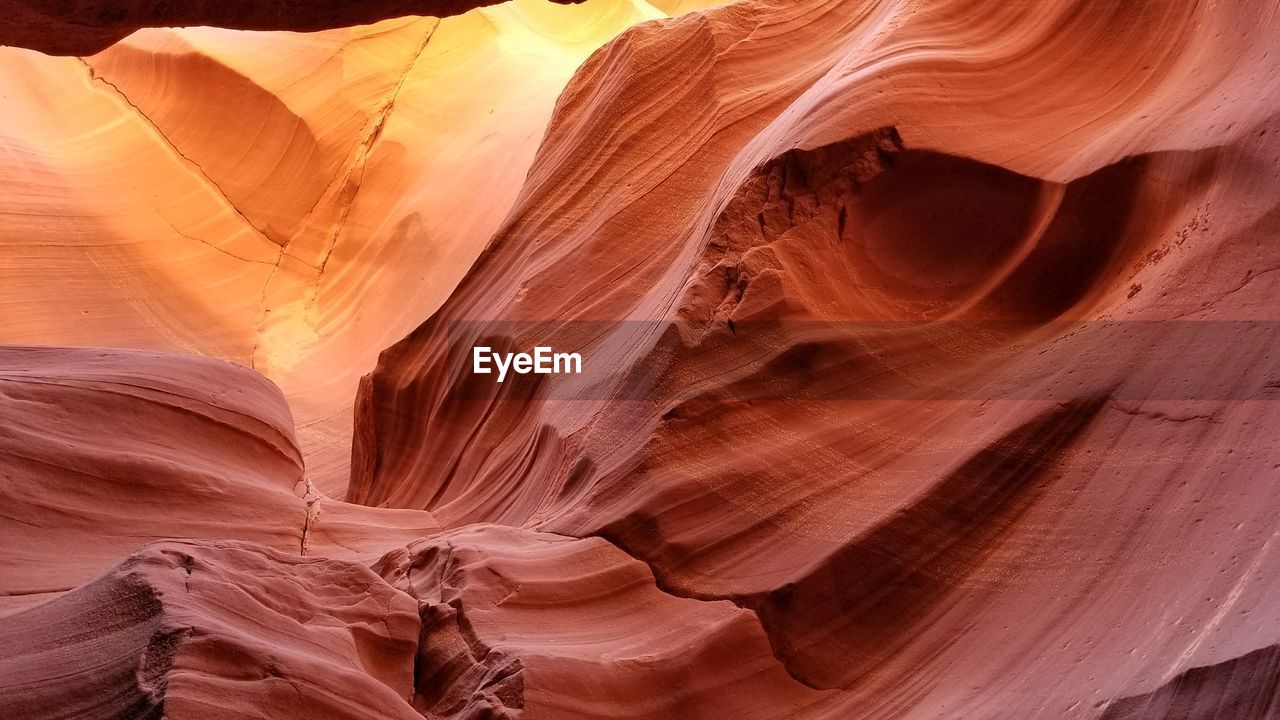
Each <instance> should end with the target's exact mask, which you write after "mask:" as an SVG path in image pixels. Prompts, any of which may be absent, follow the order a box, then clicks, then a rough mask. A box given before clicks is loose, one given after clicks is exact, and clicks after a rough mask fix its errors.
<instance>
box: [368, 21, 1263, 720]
mask: <svg viewBox="0 0 1280 720" xmlns="http://www.w3.org/2000/svg"><path fill="white" fill-rule="evenodd" d="M1276 23H1277V14H1276V11H1275V8H1274V7H1271V6H1269V5H1267V4H1264V3H1255V4H1247V3H1246V4H1237V5H1234V6H1231V7H1218V8H1214V9H1209V8H1208V7H1207V6H1195V7H1192V6H1176V7H1175V6H1174V5H1170V4H1166V3H1053V4H1042V5H1038V6H1036V7H1035V8H1030V7H1026V6H1016V5H1015V6H1011V5H1007V4H1006V5H1000V6H994V5H992V4H990V3H975V2H944V3H937V2H931V3H913V2H902V3H849V2H845V3H841V2H811V3H785V4H783V3H777V4H771V3H766V2H760V3H740V4H736V5H733V6H730V7H727V8H722V9H719V10H711V11H706V12H703V13H699V14H696V15H690V16H687V17H683V18H679V19H675V20H672V21H667V22H663V23H654V24H648V25H642V26H638V27H636V28H633V29H632V30H630V31H628V32H627V33H625V34H624V35H622V36H621V37H620V38H619V39H617V40H616V41H614V42H612V43H610V44H609V45H607V46H606V47H605V48H604V49H602V50H601V51H600V52H598V53H596V54H595V55H594V56H593V57H592V58H591V60H589V61H588V62H587V63H586V64H585V65H584V66H583V67H582V68H581V69H580V70H579V72H578V73H577V75H575V77H574V80H573V82H571V83H570V85H569V87H568V88H567V89H566V91H565V92H564V94H563V95H562V96H561V98H560V101H559V103H558V105H557V110H556V114H555V116H554V117H553V119H552V122H551V125H550V128H549V130H548V133H547V136H546V138H545V139H544V140H543V143H542V146H541V148H540V150H539V154H538V157H537V158H536V159H535V161H534V163H533V166H532V168H531V170H530V173H529V178H528V180H527V181H526V183H525V186H524V188H523V190H522V193H521V196H520V198H519V200H518V201H517V202H516V204H515V206H514V207H513V209H512V211H511V213H510V215H509V216H508V218H507V220H506V221H505V222H504V224H503V226H502V228H501V229H500V230H499V231H498V232H497V234H496V235H495V236H494V239H493V240H492V241H491V242H490V244H489V246H488V247H487V248H486V250H485V252H484V253H483V254H481V256H480V257H479V259H478V260H477V262H476V264H475V265H474V266H473V267H472V269H471V270H470V272H469V273H468V275H467V277H466V278H465V279H464V280H463V281H462V282H461V283H460V284H459V286H458V287H457V289H456V290H455V291H454V292H453V294H452V295H451V296H450V298H449V300H448V301H447V302H446V303H445V304H444V305H443V306H442V307H441V309H440V310H439V311H437V313H436V314H435V315H434V316H433V317H432V318H431V319H430V320H429V321H428V322H426V323H424V324H423V325H422V326H421V327H419V328H418V329H417V330H416V331H414V332H413V333H412V334H411V335H410V336H408V337H407V338H406V339H405V340H403V341H401V342H400V343H398V344H396V345H394V346H392V347H391V348H389V349H388V350H387V351H385V352H384V353H383V355H382V357H381V359H380V361H379V365H378V368H377V370H376V371H375V372H374V373H373V374H372V375H370V376H369V377H368V378H367V379H366V380H365V382H364V383H363V384H362V387H361V397H360V400H359V401H358V403H357V419H356V425H357V430H356V433H355V438H356V441H355V449H354V455H353V465H352V480H351V484H350V490H349V495H348V499H350V500H352V501H354V502H360V503H366V504H372V505H377V506H383V507H404V508H423V509H429V510H430V511H431V512H432V513H433V514H434V515H435V516H436V517H437V518H438V519H439V520H440V521H441V522H442V523H443V524H445V525H446V526H448V527H464V526H466V525H467V524H469V523H475V522H500V523H504V524H512V525H521V526H524V527H529V528H534V529H537V530H540V531H552V532H556V533H561V534H565V535H570V536H576V537H584V536H591V535H597V536H602V537H604V538H607V539H609V540H610V541H612V542H613V543H615V544H616V545H617V546H619V547H621V548H622V549H624V550H626V551H627V552H628V553H630V554H632V555H633V556H635V557H637V558H639V559H641V560H643V561H645V562H646V563H647V564H649V565H650V566H651V568H652V569H653V572H654V575H655V577H656V578H657V582H658V584H659V585H660V586H661V587H663V588H664V589H665V590H666V591H668V592H669V593H671V594H674V595H677V596H680V597H686V598H693V599H700V600H720V599H729V600H732V601H734V602H735V603H737V604H739V605H741V606H743V607H745V608H749V609H751V610H753V611H754V612H755V613H756V614H757V616H758V617H759V619H760V621H761V623H762V627H763V628H764V630H765V632H766V633H767V634H768V636H769V640H770V643H771V646H772V648H773V652H774V654H775V655H776V656H777V657H778V658H779V660H780V661H781V662H782V663H783V664H784V665H785V667H786V668H787V670H788V672H789V673H790V674H791V675H792V676H793V677H795V678H796V679H797V680H799V681H801V682H803V683H805V684H807V685H809V686H812V687H814V688H821V689H832V690H839V691H841V693H840V695H839V697H841V698H842V699H844V700H848V701H849V702H855V703H856V704H857V705H856V706H857V708H858V710H857V716H858V717H895V718H897V717H911V718H917V717H918V718H933V717H1031V716H1036V715H1037V714H1043V715H1045V716H1052V717H1098V716H1100V715H1101V714H1103V713H1104V712H1106V708H1107V706H1108V704H1109V703H1110V702H1111V701H1112V700H1113V699H1118V698H1121V697H1126V696H1135V695H1141V694H1144V693H1147V692H1151V691H1154V690H1155V689H1156V688H1157V687H1159V686H1161V685H1162V684H1163V683H1165V682H1167V681H1168V680H1169V679H1170V678H1171V677H1172V676H1174V675H1177V674H1178V673H1181V672H1184V671H1187V670H1188V669H1189V668H1193V667H1199V666H1210V665H1214V664H1215V663H1218V662H1221V661H1224V660H1226V659H1229V658H1231V657H1236V656H1240V655H1244V654H1246V653H1249V652H1252V651H1254V650H1256V649H1258V648H1260V647H1263V646H1266V645H1269V644H1272V643H1274V642H1275V641H1276V640H1275V625H1274V619H1275V618H1276V615H1277V613H1278V612H1280V606H1278V605H1277V604H1276V603H1275V602H1274V601H1272V600H1269V599H1268V598H1269V597H1270V595H1272V594H1274V590H1275V587H1276V583H1277V579H1276V573H1275V572H1274V571H1273V570H1272V569H1271V568H1274V566H1275V562H1274V558H1273V557H1272V555H1271V544H1272V543H1271V538H1272V537H1273V535H1274V534H1275V532H1276V528H1277V525H1276V522H1275V520H1274V517H1273V516H1272V515H1271V514H1270V513H1268V512H1267V511H1265V510H1263V508H1267V507H1273V506H1274V503H1275V500H1276V496H1275V493H1276V486H1275V483H1274V482H1272V481H1271V480H1272V479H1274V478H1275V477H1276V473H1277V468H1280V457H1278V456H1277V454H1276V451H1275V450H1274V448H1273V447H1272V444H1271V443H1270V442H1269V440H1268V439H1267V438H1268V437H1269V431H1268V430H1267V429H1266V428H1267V427H1268V426H1269V425H1270V424H1271V423H1273V422H1274V416H1275V409H1274V407H1273V402H1272V401H1273V400H1274V397H1275V391H1274V386H1273V385H1272V384H1270V383H1271V380H1270V379H1269V378H1273V377H1274V372H1275V370H1276V368H1274V367H1273V363H1272V362H1271V359H1270V358H1271V353H1270V352H1269V350H1268V348H1269V347H1270V344H1271V341H1270V340H1260V339H1258V338H1260V337H1262V336H1261V335H1260V336H1253V337H1254V338H1255V339H1254V340H1248V339H1246V338H1245V337H1244V336H1239V335H1235V334H1233V333H1234V332H1235V331H1234V330H1227V329H1225V328H1236V329H1239V328H1246V330H1245V331H1244V332H1246V334H1248V333H1250V332H1253V331H1254V330H1256V329H1258V328H1262V329H1265V328H1267V327H1270V326H1268V325H1267V323H1273V322H1274V321H1275V320H1276V311H1275V305H1274V302H1273V301H1272V300H1271V297H1272V296H1273V293H1274V286H1273V278H1274V277H1275V275H1274V269H1275V268H1276V267H1278V266H1280V256H1277V254H1276V253H1277V250H1276V245H1275V243H1274V242H1273V240H1274V238H1275V237H1276V233H1277V231H1278V230H1280V225H1278V224H1277V223H1278V218H1280V207H1278V206H1277V204H1276V200H1275V198H1276V193H1275V189H1276V186H1277V181H1278V177H1277V173H1276V171H1275V168H1276V167H1277V160H1278V159H1280V155H1278V150H1280V147H1278V145H1277V143H1276V140H1275V138H1276V133H1277V132H1278V131H1280V126H1277V120H1276V118H1277V117H1280V115H1278V114H1277V113H1280V104H1278V103H1277V100H1276V99H1277V98H1278V97H1280V94H1277V92H1276V90H1277V88H1276V86H1275V83H1276V79H1277V77H1280V73H1278V72H1277V71H1278V70H1280V68H1277V66H1276V62H1277V60H1276V57H1277V55H1276V50H1277V46H1276V38H1277V37H1278V36H1280V35H1278V34H1277V32H1276V30H1277V29H1278V28H1277V25H1276ZM1227 35H1230V36H1231V37H1233V38H1239V42H1232V43H1224V42H1221V41H1220V40H1219V38H1221V37H1224V36H1227ZM677 77H678V78H680V81H679V82H672V79H673V78H677ZM672 128H680V130H679V131H678V132H673V131H672ZM1189 320H1190V321H1196V322H1199V323H1200V324H1199V325H1190V326H1184V325H1179V324H1178V323H1179V322H1185V321H1189ZM1227 321H1230V322H1227ZM1224 322H1225V323H1226V324H1217V323H1224ZM672 323H676V324H674V325H673V324H672ZM858 323H890V324H894V323H896V324H897V327H898V329H897V330H895V331H891V332H883V331H881V332H870V331H866V330H865V329H864V330H860V329H859V326H858ZM986 323H1009V325H1008V326H1007V327H1004V328H1003V329H1001V330H999V331H998V332H996V331H989V330H988V329H987V328H988V327H989V326H988V325H985V324H986ZM1231 323H1243V324H1242V325H1233V324H1231ZM997 327H999V326H997ZM1117 328H1118V329H1119V330H1118V332H1119V334H1118V335H1117ZM1187 328H1189V329H1187ZM1263 335H1265V336H1266V337H1270V335H1269V332H1264V333H1263ZM1157 341H1158V342H1157ZM477 344H483V345H495V344H496V345H499V346H501V347H510V348H530V347H533V346H536V345H549V346H552V347H556V348H557V349H573V350H576V351H581V352H582V353H583V355H584V356H585V358H587V360H586V363H587V364H591V362H592V360H593V359H594V361H595V362H596V363H598V364H600V365H602V366H607V367H608V368H609V369H610V372H607V373H602V374H599V375H596V376H594V377H593V378H591V379H590V380H588V381H585V382H584V381H582V380H581V379H579V378H574V377H555V376H544V377H539V378H537V379H532V378H533V376H526V377H525V378H524V379H520V378H517V379H516V380H515V381H514V382H509V383H504V384H502V385H497V384H495V383H494V382H493V381H492V379H489V378H484V377H481V376H476V375H473V374H472V373H471V372H470V362H471V358H470V352H469V350H470V348H471V347H472V346H473V345H477ZM1166 361H1171V362H1166ZM1169 374H1172V378H1174V381H1173V382H1169V381H1166V380H1164V379H1162V378H1165V376H1166V375H1169ZM993 388H994V389H993ZM1228 498H1230V499H1228ZM1188 548H1201V549H1205V551H1204V552H1195V551H1192V552H1188ZM995 649H998V650H999V651H998V652H993V650H995ZM1250 667H1251V668H1253V670H1250V671H1248V672H1250V673H1251V674H1250V675H1249V676H1248V678H1246V679H1243V680H1241V682H1244V683H1248V682H1254V683H1264V684H1265V683H1269V682H1271V680H1270V679H1269V676H1268V673H1269V672H1270V671H1269V670H1268V669H1267V668H1268V667H1269V666H1267V665H1265V664H1260V665H1252V666H1250ZM1268 686H1269V685H1268ZM1175 702H1176V701H1175ZM1188 702H1190V701H1188ZM1195 702H1210V701H1205V700H1195ZM847 707H850V706H846V709H845V712H848V709H847ZM778 713H779V716H785V715H784V713H783V712H782V711H778Z"/></svg>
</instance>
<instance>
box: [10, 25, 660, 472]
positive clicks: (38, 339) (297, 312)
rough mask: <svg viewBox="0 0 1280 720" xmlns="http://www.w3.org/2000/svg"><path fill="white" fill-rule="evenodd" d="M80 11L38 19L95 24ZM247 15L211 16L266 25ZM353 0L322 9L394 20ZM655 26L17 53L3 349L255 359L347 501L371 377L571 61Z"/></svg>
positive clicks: (446, 281) (440, 293)
mask: <svg viewBox="0 0 1280 720" xmlns="http://www.w3.org/2000/svg"><path fill="white" fill-rule="evenodd" d="M420 4H421V3H420ZM65 5H66V6H67V7H66V8H57V7H53V6H49V7H47V8H46V10H58V11H59V12H62V11H63V10H67V9H68V8H70V9H73V10H85V9H93V8H96V7H99V6H96V5H95V6H90V5H88V4H73V3H66V4H65ZM242 5H243V4H235V3H232V4H226V3H224V4H221V5H218V7H217V8H215V7H214V6H213V4H208V3H206V4H204V6H207V9H215V10H218V11H219V12H227V13H228V16H227V17H229V18H232V19H234V18H237V17H239V18H241V19H242V22H241V23H240V25H245V24H252V23H251V16H248V15H243V14H238V11H237V7H241V6H242ZM339 5H340V4H332V3H330V4H328V5H326V4H324V3H320V4H313V9H312V12H314V13H322V12H324V11H327V12H345V13H366V12H376V11H377V8H378V4H376V3H374V4H370V3H347V4H345V5H342V6H341V7H339ZM224 6H225V7H224ZM136 7H137V8H138V9H147V8H151V7H154V8H157V9H166V8H167V10H166V11H173V12H178V11H181V10H182V9H183V8H184V7H187V8H188V9H190V8H196V9H199V8H200V7H202V6H200V5H199V4H197V3H185V4H184V3H169V4H166V5H165V6H164V8H161V7H160V4H151V5H147V4H145V3H142V4H138V5H137V6H136ZM255 7H259V9H260V10H261V11H263V12H266V11H268V10H269V9H270V8H271V7H272V4H271V3H258V4H255ZM281 7H283V6H281ZM289 7H292V8H301V5H300V4H297V3H295V4H293V5H290V6H289ZM388 7H389V6H388ZM437 7H444V4H438V5H437ZM326 8H327V10H326ZM126 9H128V6H126ZM3 14H4V13H0V15H3ZM64 16H65V15H64ZM660 16H662V12H660V11H659V10H657V9H655V8H654V7H652V6H650V5H648V4H647V3H644V2H640V1H639V0H636V1H632V0H591V1H590V2H585V3H582V4H581V5H565V6H560V5H551V4H548V3H545V2H542V1H541V0H522V1H521V2H518V3H508V4H505V5H502V6H497V7H491V8H484V9H481V10H477V11H476V12H472V13H467V14H465V15H462V16H456V17H448V18H444V19H436V18H430V17H399V18H392V19H388V20H384V21H381V22H378V23H375V24H372V25H365V26H356V27H350V28H345V27H344V28H337V29H333V30H328V31H324V32H315V33H296V32H245V31H237V30H229V29H222V28H211V27H197V28H185V29H177V30H173V29H154V28H153V29H144V30H140V31H138V32H136V33H134V34H132V35H130V36H129V37H128V38H125V39H124V40H122V41H120V42H119V43H116V44H114V45H112V46H110V47H107V48H105V49H102V50H101V52H97V53H96V54H82V55H81V56H80V57H49V56H46V55H41V54H39V53H35V52H31V51H27V50H20V49H16V48H0V88H3V90H4V93H5V112H4V114H3V118H0V162H2V163H3V165H4V167H5V168H7V169H9V170H10V171H7V172H5V173H3V174H0V214H3V215H4V216H5V218H6V222H5V223H4V224H3V227H0V298H2V299H3V302H5V303H6V304H7V305H11V307H13V309H14V310H13V313H12V314H10V315H8V316H6V321H5V323H4V324H3V326H2V327H0V342H5V343H10V344H30V343H38V344H56V345H106V346H127V347H137V348H147V349H153V350H167V351H181V352H194V353H199V354H203V355H210V356H214V357H221V358H226V359H231V360H235V361H238V362H243V363H245V364H248V365H251V366H253V367H255V368H256V369H258V370H260V371H261V372H263V373H264V374H266V375H267V376H268V377H270V378H272V379H273V380H274V381H276V382H277V383H278V384H279V385H281V387H282V388H283V389H284V391H285V394H286V396H287V397H288V398H289V399H290V403H291V405H292V408H293V411H294V415H295V417H297V419H298V425H299V427H298V435H299V439H300V442H301V444H302V446H303V451H304V455H305V456H306V457H307V465H308V476H309V477H310V478H311V479H312V481H313V482H314V483H315V484H316V486H317V487H318V488H319V489H321V490H322V491H323V492H325V493H326V494H329V495H331V496H334V497H341V496H342V495H343V493H344V492H345V485H346V481H347V475H348V467H347V463H348V460H349V455H350V449H349V445H350V432H351V408H352V402H353V398H354V396H355V392H356V385H357V382H358V380H359V377H360V376H361V375H363V374H365V373H367V372H368V371H369V370H371V369H372V367H373V365H374V362H375V360H376V356H377V353H378V351H379V350H381V349H382V348H383V347H385V346H387V345H388V344H390V343H392V342H394V341H395V340H397V339H399V338H400V337H402V336H404V335H405V334H406V333H407V332H409V331H410V330H412V329H413V328H414V327H415V326H416V325H417V324H418V323H420V322H421V321H422V320H423V319H424V318H426V317H427V316H429V315H430V314H431V312H432V311H434V310H435V309H436V308H437V307H438V306H439V304H440V303H441V302H443V300H444V298H445V297H447V295H448V294H449V292H450V290H451V289H452V288H453V286H454V285H455V284H456V283H457V281H458V280H459V278H461V276H462V275H463V274H464V273H465V271H466V269H467V268H468V267H469V266H470V264H471V262H472V261H473V260H474V258H475V256H476V254H478V253H479V252H480V250H481V248H482V247H483V245H484V243H485V242H486V241H487V240H488V238H489V236H490V235H491V234H492V233H493V231H494V230H495V229H496V227H497V226H498V224H499V223H500V222H501V220H502V217H503V216H504V215H505V213H506V211H507V209H508V208H509V206H510V204H511V202H512V201H513V200H514V198H515V196H516V194H517V193H518V192H519V189H520V186H521V183H522V182H523V180H524V176H525V174H526V172H527V170H528V167H529V164H530V162H531V161H532V158H533V154H534V151H535V150H536V148H537V145H538V142H539V140H540V139H541V137H542V134H543V131H544V130H545V127H546V123H547V120H548V118H549V117H550V115H551V111H552V108H553V105H554V103H555V99H556V96H557V95H558V94H559V92H560V90H561V89H562V88H563V87H564V85H565V83H566V82H567V81H568V79H569V77H570V75H571V74H572V73H573V71H574V69H575V68H576V67H577V65H578V64H579V63H580V62H581V61H582V60H583V59H584V58H586V57H587V55H588V54H590V53H591V52H592V51H593V50H595V49H596V48H597V47H599V46H600V45H601V44H603V43H604V42H606V41H607V40H609V39H610V38H612V37H613V36H614V35H616V34H617V33H618V32H620V31H621V30H622V29H624V28H626V27H628V26H629V25H631V24H633V23H636V22H639V21H643V20H648V19H651V18H655V17H660ZM298 17H299V18H305V17H306V13H304V12H301V10H299V13H298ZM0 22H2V21H0ZM228 22H229V23H230V24H232V25H236V23H234V22H230V20H229V21H228ZM55 36H56V37H59V38H64V37H70V35H69V34H67V33H55ZM477 187H483V188H484V191H483V192H475V191H474V190H473V188H477ZM51 268H57V269H58V280H59V282H58V283H54V282H50V281H49V275H48V273H49V272H50V271H51Z"/></svg>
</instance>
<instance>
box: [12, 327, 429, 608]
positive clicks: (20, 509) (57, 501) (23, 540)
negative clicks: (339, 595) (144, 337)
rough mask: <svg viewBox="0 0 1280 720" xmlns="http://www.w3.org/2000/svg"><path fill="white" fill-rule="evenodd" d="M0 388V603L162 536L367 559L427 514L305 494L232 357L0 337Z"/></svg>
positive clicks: (47, 588)
mask: <svg viewBox="0 0 1280 720" xmlns="http://www.w3.org/2000/svg"><path fill="white" fill-rule="evenodd" d="M0 400H2V402H0V478H2V479H3V482H0V519H2V522H0V539H2V540H3V542H4V544H5V546H6V548H7V551H6V552H5V554H4V558H3V560H0V590H2V591H3V592H0V614H6V613H11V612H13V611H15V610H16V609H19V608H21V607H25V606H29V605H32V604H35V603H38V602H40V601H42V600H47V599H48V598H50V597H52V596H55V595H57V594H60V593H63V592H66V591H68V590H70V589H72V588H74V587H76V586H78V585H81V584H83V583H85V582H87V581H89V580H90V579H92V578H93V577H95V576H96V575H98V574H99V573H101V572H103V571H105V570H106V569H107V568H109V567H111V566H113V565H115V564H116V563H118V562H119V561H120V560H121V559H122V558H124V557H127V556H129V555H130V554H132V553H133V552H135V551H136V550H138V549H139V548H140V547H141V546H142V545H144V544H146V543H148V542H152V541H159V540H163V539H165V538H205V539H211V540H217V539H236V540H244V541H252V542H254V543H258V544H260V545H263V546H266V547H269V548H273V549H274V550H276V551H278V552H282V553H287V554H291V555H294V556H298V555H328V556H336V557H344V556H360V555H373V556H374V557H376V556H377V554H379V553H381V552H384V551H385V550H387V549H389V548H392V547H395V546H397V545H401V544H404V543H406V542H408V541H409V540H411V539H413V538H416V537H420V536H421V535H423V534H426V533H430V532H433V531H435V530H437V529H438V527H439V526H438V524H437V523H436V522H435V520H434V519H433V518H432V517H431V516H430V515H429V514H428V513H425V512H420V511H404V510H400V511H396V510H392V511H379V510H375V509H373V508H367V507H363V506H358V505H348V504H346V503H343V502H339V501H335V500H330V499H328V498H325V497H323V496H321V495H320V494H319V493H317V492H316V491H315V490H314V489H313V488H312V487H311V486H310V484H309V482H308V481H307V480H306V479H305V478H304V476H303V470H302V457H301V454H300V453H299V451H298V448H297V445H296V444H295V442H294V438H293V422H292V419H291V418H290V416H289V409H288V407H287V406H286V405H285V402H284V398H283V397H282V396H281V394H280V391H279V390H278V389H276V388H275V386H273V385H272V384H271V383H270V381H268V380H266V379H265V378H263V377H262V376H261V375H258V374H257V373H254V372H253V371H251V370H249V369H248V368H244V367H241V366H238V365H234V364H231V363H227V362H224V361H220V360H212V359H206V358H199V357H193V356H179V355H170V354H164V353H153V352H142V351H130V350H106V349H71V348H34V347H32V348H13V347H5V348H0Z"/></svg>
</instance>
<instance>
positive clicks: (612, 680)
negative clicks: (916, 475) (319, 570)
mask: <svg viewBox="0 0 1280 720" xmlns="http://www.w3.org/2000/svg"><path fill="white" fill-rule="evenodd" d="M374 567H375V569H376V570H378V571H379V572H380V573H381V575H382V576H383V577H384V578H386V580H387V581H388V582H390V583H391V584H392V585H394V586H395V587H396V588H398V589H400V590H402V591H404V592H406V593H408V594H410V595H412V596H414V597H416V598H418V601H419V608H420V612H421V616H422V623H423V626H422V642H421V643H420V644H419V657H418V663H417V676H416V682H417V689H418V695H417V697H416V699H415V707H418V709H419V710H421V711H422V712H423V713H424V714H425V715H426V716H427V717H448V718H455V717H456V718H461V717H493V718H499V717H502V718H517V717H526V716H527V717H557V718H599V717H619V718H621V717H681V718H713V717H726V716H730V717H739V718H772V717H778V713H779V712H780V710H785V711H786V712H791V713H795V712H800V711H801V710H803V709H806V708H808V709H810V711H811V710H812V709H814V708H818V707H821V706H823V705H824V704H829V701H830V700H831V698H830V697H827V696H826V695H825V694H823V693H819V692H815V691H812V690H810V689H809V688H806V687H805V686H803V685H802V684H800V683H798V682H796V681H795V680H793V679H791V678H790V677H788V676H787V674H786V672H785V670H784V669H783V668H782V666H781V664H779V663H778V661H777V660H776V659H775V658H774V657H773V655H772V654H771V652H770V650H769V645H768V641H767V640H766V638H765V636H764V633H763V632H762V631H761V629H760V625H759V623H758V622H757V620H756V618H755V616H754V615H752V614H751V613H750V612H748V611H746V610H743V609H740V608H737V607H735V606H733V605H732V604H730V603H727V602H705V603H704V602H698V601H696V600H684V599H679V598H676V597H673V596H671V595H668V594H666V593H664V592H662V591H661V590H660V589H659V588H657V587H656V586H655V585H654V578H653V575H652V574H651V573H650V572H649V570H648V568H646V567H645V566H644V564H643V563H640V562H638V561H636V560H634V559H632V558H630V557H628V556H627V555H625V554H624V553H622V552H621V551H619V550H618V549H617V548H615V547H614V546H612V545H610V544H608V543H606V542H604V541H602V540H600V539H599V538H587V539H581V540H579V539H575V538H568V537H561V536H557V535H549V534H546V533H538V532H530V531H527V530H521V529H517V528H512V527H505V526H493V525H473V526H468V527H465V528H461V529H458V530H452V531H449V532H446V533H443V534H440V535H437V536H435V537H432V538H428V539H424V540H421V541H419V542H416V543H414V544H412V545H410V546H409V547H408V548H406V549H405V550H403V551H396V552H393V553H390V554H388V555H387V556H385V557H383V558H382V559H381V560H380V561H379V562H378V564H377V565H375V566H374ZM657 688H662V689H663V692H661V693H655V692H654V690H655V689H657Z"/></svg>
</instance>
